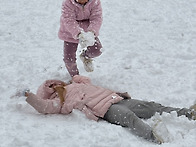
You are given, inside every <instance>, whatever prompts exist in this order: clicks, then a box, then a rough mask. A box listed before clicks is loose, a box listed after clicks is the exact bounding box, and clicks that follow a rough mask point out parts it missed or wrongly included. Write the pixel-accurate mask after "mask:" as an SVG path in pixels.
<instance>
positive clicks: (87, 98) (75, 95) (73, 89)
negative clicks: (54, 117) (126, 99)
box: [27, 75, 123, 121]
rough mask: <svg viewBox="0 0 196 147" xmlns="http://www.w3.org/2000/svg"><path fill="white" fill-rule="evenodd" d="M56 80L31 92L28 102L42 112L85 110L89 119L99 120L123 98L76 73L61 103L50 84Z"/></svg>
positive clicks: (66, 112)
mask: <svg viewBox="0 0 196 147" xmlns="http://www.w3.org/2000/svg"><path fill="white" fill-rule="evenodd" d="M56 82H61V81H56V80H48V81H46V82H45V83H44V84H42V85H41V86H40V88H39V89H38V91H37V95H34V94H32V93H30V94H29V96H28V98H27V102H28V103H29V104H30V105H32V106H33V107H34V108H35V109H36V110H37V111H38V112H40V113H45V114H47V113H63V114H69V113H71V112H72V110H73V109H79V110H80V111H82V112H84V113H85V115H86V116H87V117H88V118H89V119H93V120H96V121H97V120H98V118H99V117H101V118H103V117H104V115H105V113H106V112H107V111H108V109H109V107H110V106H111V105H112V104H114V103H117V102H119V101H120V100H122V99H123V98H122V97H120V96H119V95H117V94H116V93H115V92H113V91H111V90H108V89H105V88H102V87H98V86H95V85H92V84H91V82H90V79H89V78H87V77H84V76H80V75H76V76H74V77H73V82H72V84H69V85H67V86H66V91H67V93H66V96H65V98H64V103H63V104H61V102H60V99H59V97H58V96H57V95H56V93H55V92H54V90H53V89H52V88H50V84H51V83H52V84H54V83H56Z"/></svg>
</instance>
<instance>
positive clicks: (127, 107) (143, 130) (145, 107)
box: [103, 99, 191, 141]
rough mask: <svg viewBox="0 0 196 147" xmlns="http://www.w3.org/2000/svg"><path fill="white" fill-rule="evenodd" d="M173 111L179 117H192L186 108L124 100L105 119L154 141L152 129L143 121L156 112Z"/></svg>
mask: <svg viewBox="0 0 196 147" xmlns="http://www.w3.org/2000/svg"><path fill="white" fill-rule="evenodd" d="M171 111H176V112H177V114H178V116H180V115H185V116H187V117H191V116H189V113H188V112H189V111H190V110H189V109H186V108H183V109H180V108H172V107H165V106H162V105H161V104H158V103H155V102H147V101H140V100H135V99H124V100H121V101H120V102H119V103H116V104H113V105H112V106H111V107H110V108H109V110H108V111H107V113H106V114H105V116H104V118H103V119H104V120H106V121H108V122H110V123H113V124H117V125H121V126H123V127H128V128H129V129H131V131H132V132H133V133H134V134H136V135H138V136H140V137H143V138H145V139H147V140H151V141H154V139H155V138H154V135H153V133H152V128H151V127H150V126H149V125H148V124H146V123H144V122H143V121H142V119H148V118H150V117H152V116H153V115H154V114H155V113H156V112H158V113H160V114H162V113H163V112H167V113H170V112H171ZM141 118H142V119H141Z"/></svg>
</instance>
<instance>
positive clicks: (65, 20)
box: [58, 0, 102, 43]
mask: <svg viewBox="0 0 196 147" xmlns="http://www.w3.org/2000/svg"><path fill="white" fill-rule="evenodd" d="M101 24H102V8H101V2H100V0H89V2H87V3H86V5H85V6H82V5H81V4H79V3H77V2H76V1H75V0H65V1H64V2H63V4H62V15H61V18H60V29H59V33H58V36H59V38H60V39H61V40H64V41H67V42H73V43H78V38H77V37H78V34H79V33H80V32H81V30H84V31H93V32H94V33H95V35H96V36H98V35H99V30H100V27H101Z"/></svg>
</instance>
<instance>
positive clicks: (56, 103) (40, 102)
mask: <svg viewBox="0 0 196 147" xmlns="http://www.w3.org/2000/svg"><path fill="white" fill-rule="evenodd" d="M26 101H27V103H29V104H30V105H31V106H32V107H34V108H35V110H37V111H38V112H39V113H43V114H52V113H60V110H61V102H60V99H59V98H58V97H57V98H54V99H46V100H44V99H41V98H39V97H38V96H36V95H35V94H33V93H29V95H28V97H27V99H26Z"/></svg>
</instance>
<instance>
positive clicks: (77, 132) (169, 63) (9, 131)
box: [0, 0, 196, 147]
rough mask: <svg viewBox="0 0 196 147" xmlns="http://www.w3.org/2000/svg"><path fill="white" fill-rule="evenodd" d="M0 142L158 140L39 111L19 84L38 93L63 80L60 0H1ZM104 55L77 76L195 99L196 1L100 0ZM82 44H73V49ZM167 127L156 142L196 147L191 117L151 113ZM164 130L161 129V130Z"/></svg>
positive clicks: (74, 145)
mask: <svg viewBox="0 0 196 147" xmlns="http://www.w3.org/2000/svg"><path fill="white" fill-rule="evenodd" d="M0 1H1V5H0V12H1V13H0V18H1V23H0V81H1V84H0V91H1V95H0V111H1V113H0V138H1V139H0V147H39V146H40V147H53V146H57V147H138V146H140V147H151V146H159V145H156V144H153V143H151V142H148V141H146V140H144V139H142V138H140V137H137V136H135V135H133V134H132V133H131V132H130V131H129V130H127V129H125V128H122V127H121V126H117V125H113V124H110V123H107V122H105V121H99V122H95V121H92V120H88V119H87V118H86V117H85V116H84V114H83V113H81V112H79V111H77V110H74V111H73V113H71V114H70V115H61V114H55V115H43V114H39V113H38V112H36V111H35V110H34V109H33V108H32V107H31V106H30V105H28V104H27V103H26V101H25V98H24V97H16V96H13V95H14V94H15V93H16V92H17V91H18V90H20V89H23V88H27V87H28V88H30V89H31V91H32V92H36V90H37V88H38V86H39V85H40V84H41V83H42V82H44V81H45V80H47V79H59V80H64V81H68V80H70V79H71V78H70V76H69V74H68V73H67V71H66V69H65V66H64V62H63V41H61V40H59V39H58V36H57V34H58V29H59V18H60V15H61V4H62V0H30V1H29V0H17V1H16V0H0ZM102 7H103V25H102V28H101V30H100V36H99V38H100V40H101V42H102V44H103V54H102V55H101V56H100V57H98V58H96V59H94V65H95V70H94V72H92V73H87V72H85V70H84V68H83V65H82V63H81V61H80V59H79V60H78V67H79V70H80V74H81V75H84V76H88V77H90V78H91V79H92V82H93V83H94V84H96V85H98V86H103V87H105V88H109V89H112V90H116V91H120V92H124V91H127V92H129V93H130V94H131V96H132V98H137V99H141V100H147V101H156V102H159V103H161V104H163V105H166V106H173V107H189V106H190V105H192V104H193V103H194V102H195V101H196V48H195V47H196V0H188V1H187V0H172V1H171V0H127V1H122V0H112V1H110V0H102ZM79 51H80V49H78V53H79ZM156 117H159V119H161V120H162V122H163V123H164V125H165V126H166V127H167V129H168V130H169V134H168V135H170V136H171V137H170V138H171V140H170V141H169V142H168V143H164V144H162V145H160V146H162V147H168V146H169V147H195V144H196V121H190V120H188V119H187V118H186V117H177V116H176V113H172V114H166V113H164V114H163V115H162V116H159V115H158V116H155V117H153V118H151V119H149V120H144V121H146V123H149V124H152V123H153V119H156ZM165 135H167V134H165Z"/></svg>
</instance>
